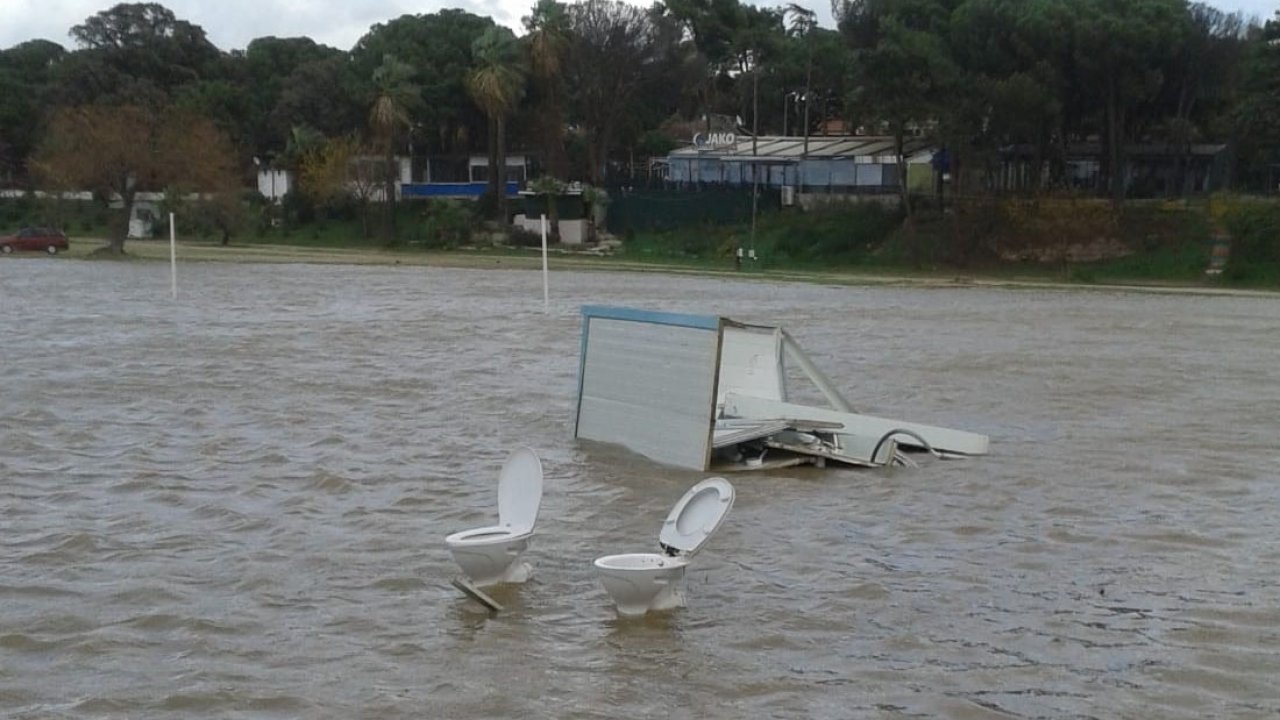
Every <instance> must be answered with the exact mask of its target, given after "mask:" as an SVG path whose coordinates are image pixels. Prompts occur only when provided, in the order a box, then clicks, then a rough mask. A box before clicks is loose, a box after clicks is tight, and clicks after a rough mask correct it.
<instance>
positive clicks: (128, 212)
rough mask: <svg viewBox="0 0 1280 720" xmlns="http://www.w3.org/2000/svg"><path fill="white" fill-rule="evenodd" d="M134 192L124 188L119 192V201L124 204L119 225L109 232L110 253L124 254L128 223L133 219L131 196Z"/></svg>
mask: <svg viewBox="0 0 1280 720" xmlns="http://www.w3.org/2000/svg"><path fill="white" fill-rule="evenodd" d="M135 194H136V193H135V192H134V191H133V190H125V191H124V192H121V193H120V201H121V204H122V205H123V206H124V218H123V220H122V221H121V222H120V224H119V225H117V226H116V230H115V232H113V233H112V234H111V238H110V240H111V244H110V248H111V254H112V255H123V254H124V241H125V238H127V237H129V224H130V221H131V220H132V219H133V198H134V195H135Z"/></svg>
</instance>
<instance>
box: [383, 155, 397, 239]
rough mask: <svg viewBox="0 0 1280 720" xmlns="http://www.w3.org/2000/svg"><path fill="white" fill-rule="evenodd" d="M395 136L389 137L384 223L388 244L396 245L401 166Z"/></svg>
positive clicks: (384, 190) (385, 169) (384, 189)
mask: <svg viewBox="0 0 1280 720" xmlns="http://www.w3.org/2000/svg"><path fill="white" fill-rule="evenodd" d="M393 138H394V136H392V135H388V136H387V150H386V167H385V168H384V171H385V174H386V177H385V178H384V179H383V180H384V184H383V188H382V191H383V195H384V197H383V199H384V200H385V201H386V205H385V207H386V219H385V221H384V223H383V225H384V227H385V228H386V233H387V236H386V237H385V238H384V239H385V240H386V241H387V242H392V243H394V242H395V241H396V236H397V233H396V178H397V175H399V170H400V168H399V165H398V163H396V161H395V160H396V158H395V148H394V147H393V146H392V139H393Z"/></svg>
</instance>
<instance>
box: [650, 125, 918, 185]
mask: <svg viewBox="0 0 1280 720" xmlns="http://www.w3.org/2000/svg"><path fill="white" fill-rule="evenodd" d="M753 146H754V147H753ZM934 152H935V148H934V146H933V145H932V144H931V143H929V142H926V141H924V140H922V139H920V138H908V139H907V141H906V145H905V148H904V155H905V158H906V164H907V168H908V170H907V173H908V174H907V180H908V185H910V186H912V187H921V188H928V187H930V183H931V181H932V177H933V169H932V167H931V166H930V164H929V162H930V160H931V159H932V158H933V155H934ZM665 164H666V168H665V173H666V175H665V179H666V180H667V181H668V182H669V183H671V184H673V185H676V186H677V187H681V186H690V185H692V186H703V185H722V186H724V185H728V186H749V185H752V184H754V183H756V182H758V183H759V184H760V185H762V186H766V187H770V188H778V189H783V188H790V189H791V190H790V192H793V193H795V194H796V195H797V196H801V199H802V200H803V196H805V195H813V194H846V195H862V194H881V195H892V194H895V193H897V192H898V191H899V178H900V175H899V173H900V170H899V167H898V158H897V154H896V151H895V146H894V139H893V138H892V137H884V136H843V137H821V136H818V137H813V136H811V137H809V138H808V140H807V141H806V140H805V138H802V137H777V136H762V137H759V138H756V139H755V140H754V142H753V139H752V138H750V137H741V136H736V135H733V134H730V133H713V134H710V135H706V136H699V137H695V142H694V144H692V145H690V146H688V147H684V148H680V149H679V150H675V151H673V152H671V153H670V154H669V155H668V156H667V158H666V161H665ZM783 194H784V202H785V199H786V197H787V195H788V191H786V190H784V191H783Z"/></svg>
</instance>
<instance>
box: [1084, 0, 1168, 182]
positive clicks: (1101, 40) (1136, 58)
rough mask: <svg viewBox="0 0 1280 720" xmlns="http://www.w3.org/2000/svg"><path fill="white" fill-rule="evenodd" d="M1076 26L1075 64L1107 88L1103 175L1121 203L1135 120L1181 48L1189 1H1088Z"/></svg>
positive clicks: (1104, 92) (1088, 78)
mask: <svg viewBox="0 0 1280 720" xmlns="http://www.w3.org/2000/svg"><path fill="white" fill-rule="evenodd" d="M1079 9H1080V18H1079V19H1078V20H1077V21H1076V24H1075V28H1074V29H1075V35H1074V38H1073V40H1074V43H1073V44H1074V48H1075V53H1076V55H1075V58H1074V60H1075V63H1076V66H1077V68H1078V69H1079V70H1080V72H1081V76H1082V79H1083V80H1084V81H1085V82H1086V83H1090V84H1092V85H1093V86H1094V87H1096V88H1100V89H1101V90H1102V97H1101V105H1102V110H1103V112H1102V118H1101V121H1102V122H1101V125H1102V128H1103V133H1102V137H1103V145H1104V147H1106V149H1107V151H1106V154H1105V155H1104V157H1103V160H1104V164H1103V165H1104V172H1103V173H1102V179H1103V180H1104V181H1105V182H1106V184H1107V186H1108V187H1109V189H1110V194H1111V198H1112V201H1113V202H1114V203H1115V204H1116V205H1117V206H1118V205H1120V204H1121V203H1122V202H1123V201H1124V196H1125V193H1126V190H1127V187H1126V181H1127V175H1128V173H1127V163H1128V159H1127V157H1126V153H1125V146H1126V143H1127V142H1128V140H1129V137H1130V127H1131V123H1133V121H1134V120H1135V116H1136V115H1137V114H1138V113H1139V111H1140V109H1141V108H1142V106H1143V105H1144V104H1147V103H1150V102H1151V101H1152V100H1153V99H1154V98H1155V97H1156V96H1157V95H1158V94H1159V92H1160V90H1161V87H1162V86H1163V83H1164V74H1163V72H1162V71H1161V68H1163V67H1166V66H1167V63H1168V59H1169V58H1170V57H1171V56H1173V55H1175V54H1176V53H1177V52H1178V51H1179V45H1180V41H1181V35H1180V32H1179V30H1180V22H1181V19H1182V17H1183V14H1184V13H1185V10H1186V6H1185V3H1184V0H1084V1H1083V2H1081V3H1080V6H1079Z"/></svg>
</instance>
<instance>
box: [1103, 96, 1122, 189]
mask: <svg viewBox="0 0 1280 720" xmlns="http://www.w3.org/2000/svg"><path fill="white" fill-rule="evenodd" d="M1119 104H1120V98H1119V97H1118V90H1117V89H1116V82H1115V79H1114V78H1112V79H1108V80H1107V157H1108V163H1107V164H1108V168H1107V174H1108V177H1107V180H1108V181H1109V182H1110V184H1111V187H1110V190H1111V202H1112V203H1113V204H1114V205H1115V206H1116V207H1117V208H1119V207H1120V205H1121V204H1122V203H1123V202H1124V185H1125V182H1124V180H1125V178H1124V167H1123V166H1122V161H1121V156H1122V150H1121V148H1120V144H1121V141H1122V135H1123V133H1122V132H1121V130H1120V124H1121V123H1122V122H1123V121H1124V117H1123V113H1122V112H1121V111H1120V108H1119Z"/></svg>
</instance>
